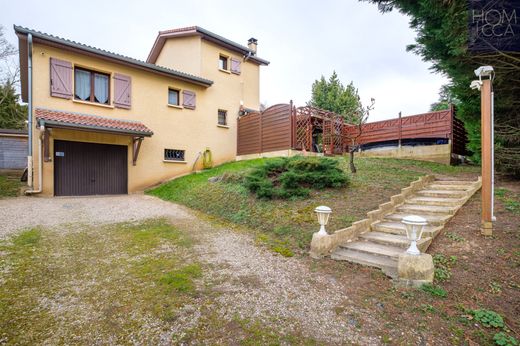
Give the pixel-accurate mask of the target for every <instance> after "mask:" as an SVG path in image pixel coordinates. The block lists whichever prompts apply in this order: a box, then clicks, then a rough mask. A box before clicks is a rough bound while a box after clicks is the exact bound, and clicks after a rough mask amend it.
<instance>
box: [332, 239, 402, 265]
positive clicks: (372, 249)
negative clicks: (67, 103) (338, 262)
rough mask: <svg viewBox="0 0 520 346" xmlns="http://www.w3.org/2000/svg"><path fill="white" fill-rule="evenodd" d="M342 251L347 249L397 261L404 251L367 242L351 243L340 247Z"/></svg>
mask: <svg viewBox="0 0 520 346" xmlns="http://www.w3.org/2000/svg"><path fill="white" fill-rule="evenodd" d="M340 247H341V248H343V249H349V250H353V251H358V252H363V253H368V254H371V255H378V256H383V257H388V258H392V259H394V260H397V258H398V257H399V255H400V254H402V253H403V251H404V249H403V248H400V247H397V246H390V245H382V244H377V243H373V242H368V241H359V240H358V241H353V242H350V243H345V244H343V245H340Z"/></svg>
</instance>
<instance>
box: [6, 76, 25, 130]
mask: <svg viewBox="0 0 520 346" xmlns="http://www.w3.org/2000/svg"><path fill="white" fill-rule="evenodd" d="M18 98H19V95H17V94H16V91H15V90H14V87H13V86H12V85H11V84H9V83H6V84H4V85H0V128H3V129H24V128H26V122H25V121H26V119H27V106H23V105H21V104H19V103H18Z"/></svg>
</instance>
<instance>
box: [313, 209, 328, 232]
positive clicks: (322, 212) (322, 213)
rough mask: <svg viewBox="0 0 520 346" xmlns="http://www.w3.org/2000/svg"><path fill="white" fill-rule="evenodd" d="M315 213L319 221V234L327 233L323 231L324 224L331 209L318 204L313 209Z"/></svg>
mask: <svg viewBox="0 0 520 346" xmlns="http://www.w3.org/2000/svg"><path fill="white" fill-rule="evenodd" d="M314 212H315V213H316V215H318V222H319V223H320V231H319V232H318V234H319V235H327V231H325V225H327V222H329V216H330V214H331V213H332V209H330V208H329V207H327V206H324V205H320V206H319V207H317V208H316V209H314Z"/></svg>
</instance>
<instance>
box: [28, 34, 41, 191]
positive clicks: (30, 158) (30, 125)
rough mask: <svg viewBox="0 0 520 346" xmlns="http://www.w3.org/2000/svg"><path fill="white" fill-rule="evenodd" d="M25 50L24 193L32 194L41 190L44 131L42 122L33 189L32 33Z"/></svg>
mask: <svg viewBox="0 0 520 346" xmlns="http://www.w3.org/2000/svg"><path fill="white" fill-rule="evenodd" d="M27 51H28V54H27V55H28V64H27V67H28V74H27V75H28V78H27V81H28V82H27V101H28V105H27V113H28V121H29V123H28V133H27V134H28V136H29V138H28V139H29V141H28V142H29V156H28V157H27V182H28V185H29V187H30V188H31V189H30V190H27V191H25V194H26V195H32V194H36V193H40V192H42V182H43V153H42V141H43V139H42V136H43V135H44V133H45V124H44V123H42V125H41V126H40V136H39V141H38V166H39V168H38V189H37V190H35V189H34V188H33V187H34V182H33V180H34V177H33V155H32V154H33V150H32V146H33V140H32V139H33V138H32V136H33V131H32V129H33V116H32V113H33V99H32V96H33V95H32V86H33V85H32V35H31V34H28V35H27Z"/></svg>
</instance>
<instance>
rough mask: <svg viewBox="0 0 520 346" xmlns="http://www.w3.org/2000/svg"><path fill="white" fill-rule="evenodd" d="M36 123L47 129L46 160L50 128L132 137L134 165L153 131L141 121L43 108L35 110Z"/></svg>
mask: <svg viewBox="0 0 520 346" xmlns="http://www.w3.org/2000/svg"><path fill="white" fill-rule="evenodd" d="M34 112H35V115H36V121H37V122H38V125H39V126H43V128H45V133H44V152H45V153H46V155H45V160H46V161H48V160H49V159H50V156H49V147H48V139H49V135H48V133H47V129H48V128H62V129H70V130H77V131H88V132H99V133H107V134H114V135H122V136H130V137H132V144H133V158H132V161H133V165H134V166H135V165H136V162H137V157H138V155H139V150H140V148H141V142H142V141H143V139H144V137H151V136H152V135H153V131H152V130H150V129H149V128H148V127H146V125H144V124H143V123H141V122H139V121H133V120H122V119H113V118H107V117H100V116H97V115H90V114H81V113H74V112H64V111H56V110H49V109H43V108H36V109H35V111H34Z"/></svg>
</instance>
